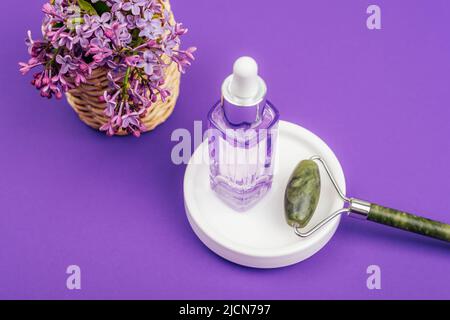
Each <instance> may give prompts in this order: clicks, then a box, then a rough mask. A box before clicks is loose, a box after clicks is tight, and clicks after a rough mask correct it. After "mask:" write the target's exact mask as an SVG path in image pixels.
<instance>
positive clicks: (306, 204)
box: [284, 156, 450, 242]
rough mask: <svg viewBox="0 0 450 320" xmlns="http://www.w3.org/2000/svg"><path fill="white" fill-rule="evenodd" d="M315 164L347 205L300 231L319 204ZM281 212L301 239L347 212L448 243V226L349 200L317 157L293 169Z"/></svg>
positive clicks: (449, 226)
mask: <svg viewBox="0 0 450 320" xmlns="http://www.w3.org/2000/svg"><path fill="white" fill-rule="evenodd" d="M317 163H320V164H321V165H322V166H323V167H324V168H325V171H326V173H327V175H328V177H329V178H330V180H331V182H332V184H333V186H334V188H335V189H336V191H337V193H338V195H339V197H340V198H341V199H342V200H343V201H344V202H345V203H346V204H347V206H346V207H344V208H342V209H340V210H338V211H336V212H334V213H332V214H331V215H330V216H328V217H327V218H325V219H324V220H322V221H321V222H319V223H318V224H317V225H316V226H314V227H313V228H311V230H309V231H307V232H302V231H301V229H302V228H304V227H306V226H307V225H308V223H309V221H310V220H311V218H312V216H313V214H314V212H315V210H316V208H317V205H318V203H319V198H320V186H321V181H320V172H319V166H318V164H317ZM284 211H285V216H286V220H287V223H288V224H289V225H290V226H292V227H293V228H294V230H295V233H296V234H297V235H298V236H300V237H302V238H305V237H309V236H310V235H312V234H313V233H314V232H316V231H317V230H319V229H320V228H322V227H323V226H324V225H326V224H327V223H328V222H330V221H331V220H333V219H334V218H336V217H337V216H339V215H341V214H342V213H347V214H348V215H350V216H352V217H356V218H362V219H365V220H369V221H373V222H377V223H380V224H384V225H388V226H391V227H395V228H398V229H403V230H406V231H410V232H415V233H418V234H422V235H424V236H428V237H432V238H436V239H440V240H444V241H447V242H450V225H448V224H445V223H442V222H438V221H433V220H430V219H426V218H423V217H419V216H415V215H412V214H409V213H406V212H402V211H398V210H394V209H390V208H386V207H383V206H379V205H376V204H373V203H369V202H367V201H363V200H359V199H355V198H348V197H347V196H346V195H345V194H344V193H343V192H342V191H341V189H340V188H339V186H338V184H337V182H336V180H335V179H334V177H333V175H332V173H331V171H330V169H329V168H328V166H327V164H326V162H325V161H324V160H323V159H322V158H321V157H319V156H314V157H312V158H311V159H310V160H304V161H301V162H300V163H299V164H298V166H297V167H296V168H295V170H294V172H293V173H292V175H291V177H290V179H289V183H288V186H287V188H286V192H285V197H284Z"/></svg>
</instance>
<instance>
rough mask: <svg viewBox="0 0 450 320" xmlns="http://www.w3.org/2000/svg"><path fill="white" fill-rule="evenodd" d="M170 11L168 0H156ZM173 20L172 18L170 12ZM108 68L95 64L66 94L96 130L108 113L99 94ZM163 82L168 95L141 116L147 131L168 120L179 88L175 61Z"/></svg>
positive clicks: (106, 85) (105, 79) (88, 123)
mask: <svg viewBox="0 0 450 320" xmlns="http://www.w3.org/2000/svg"><path fill="white" fill-rule="evenodd" d="M159 1H160V2H161V3H162V4H163V5H164V6H165V7H166V8H167V9H168V10H169V11H170V3H169V1H168V0H159ZM171 16H172V22H174V21H175V20H174V17H173V14H172V15H171ZM163 60H164V61H165V62H166V63H168V62H169V59H168V58H167V57H163ZM107 72H108V70H107V69H103V68H98V69H95V70H93V72H92V75H91V76H90V77H89V78H88V79H87V82H86V83H84V84H81V85H80V86H79V87H77V88H75V89H73V90H70V91H69V92H67V94H66V97H67V101H68V102H69V104H70V105H71V106H72V108H73V109H74V110H75V112H76V113H77V114H78V116H79V117H80V119H81V120H82V121H83V122H84V123H86V124H87V125H88V126H90V127H92V128H94V129H96V130H98V129H100V127H101V126H102V125H104V124H105V123H107V122H108V120H109V119H108V117H106V116H105V114H104V111H105V108H106V105H105V103H104V102H101V101H100V97H102V96H103V93H104V92H105V91H106V90H108V88H109V81H108V79H107ZM165 80H166V81H165V85H164V88H165V89H167V90H169V91H170V92H171V95H170V96H169V97H168V98H167V99H166V101H165V102H162V101H161V99H158V101H157V102H155V103H153V104H152V106H151V108H150V110H149V111H148V112H147V114H146V115H145V117H144V118H143V119H142V123H143V124H144V125H145V127H146V131H151V130H153V129H155V128H156V127H157V126H158V125H159V124H161V123H163V122H164V121H166V120H167V118H168V117H169V116H170V115H171V114H172V112H173V109H174V108H175V104H176V101H177V99H178V95H179V92H180V72H179V71H178V68H177V65H176V63H174V62H172V63H171V64H170V65H169V66H168V67H167V68H166V70H165ZM127 134H128V132H127V131H126V130H123V129H121V130H119V132H118V133H117V135H127Z"/></svg>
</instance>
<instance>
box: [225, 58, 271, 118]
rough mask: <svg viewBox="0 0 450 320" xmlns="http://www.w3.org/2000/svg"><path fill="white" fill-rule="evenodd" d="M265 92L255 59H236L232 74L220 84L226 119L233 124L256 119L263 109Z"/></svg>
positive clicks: (264, 85) (264, 84)
mask: <svg viewBox="0 0 450 320" xmlns="http://www.w3.org/2000/svg"><path fill="white" fill-rule="evenodd" d="M266 93H267V86H266V83H265V82H264V80H263V79H262V78H261V77H260V76H258V64H257V63H256V61H255V59H253V58H250V57H241V58H239V59H237V60H236V62H235V63H234V67H233V74H232V75H230V76H228V77H227V78H226V79H225V81H224V82H223V84H222V98H223V99H222V106H223V110H224V112H225V116H226V118H227V119H228V121H229V122H230V123H232V124H234V125H239V124H242V123H247V124H251V123H253V122H255V121H257V120H258V119H259V117H260V115H261V113H262V112H263V110H264V104H265V97H266Z"/></svg>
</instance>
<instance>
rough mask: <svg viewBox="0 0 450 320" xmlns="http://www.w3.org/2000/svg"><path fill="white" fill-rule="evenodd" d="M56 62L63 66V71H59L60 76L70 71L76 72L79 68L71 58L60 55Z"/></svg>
mask: <svg viewBox="0 0 450 320" xmlns="http://www.w3.org/2000/svg"><path fill="white" fill-rule="evenodd" d="M56 62H58V63H59V64H60V65H61V69H60V71H59V73H60V74H66V73H67V72H69V71H70V70H76V69H77V68H78V66H77V65H76V64H75V63H74V62H73V59H72V57H71V56H69V55H67V56H64V57H62V56H60V55H58V56H57V57H56Z"/></svg>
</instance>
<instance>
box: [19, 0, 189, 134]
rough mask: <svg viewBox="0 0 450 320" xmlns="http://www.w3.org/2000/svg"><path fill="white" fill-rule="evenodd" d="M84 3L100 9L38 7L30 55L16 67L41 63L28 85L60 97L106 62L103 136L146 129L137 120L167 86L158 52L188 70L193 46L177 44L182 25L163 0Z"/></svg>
mask: <svg viewBox="0 0 450 320" xmlns="http://www.w3.org/2000/svg"><path fill="white" fill-rule="evenodd" d="M84 2H87V3H88V5H89V6H90V8H91V9H93V10H95V8H103V9H102V10H103V12H100V14H92V10H85V9H86V8H85V6H78V1H74V0H51V1H50V2H49V3H46V4H45V5H44V6H43V8H42V11H43V12H44V15H45V17H44V20H43V25H42V30H43V39H42V40H34V39H33V38H32V36H31V33H30V32H29V33H28V38H27V40H26V45H27V48H28V53H29V54H30V59H29V61H28V62H21V63H19V67H20V71H21V72H22V73H23V74H26V73H28V72H30V71H31V70H32V69H35V68H40V69H41V70H40V71H39V72H37V73H35V74H34V75H33V80H32V85H33V86H35V87H36V89H38V90H39V91H40V93H41V96H42V97H46V98H51V97H56V98H62V96H63V93H64V92H67V91H68V90H70V89H73V88H75V87H78V86H80V85H81V84H82V83H85V82H86V81H87V79H88V78H89V76H90V75H91V74H92V72H93V70H95V69H98V68H106V69H107V71H108V73H107V77H108V81H109V83H110V86H109V89H108V90H107V91H105V92H104V94H103V95H102V96H101V97H99V99H100V100H101V101H103V102H105V111H104V112H105V115H106V116H107V117H108V118H109V121H108V122H107V123H106V124H105V125H103V126H102V127H101V130H102V131H105V132H106V133H107V134H108V135H114V134H116V133H117V132H118V131H119V130H126V131H128V132H129V133H132V134H133V135H135V136H140V134H141V132H143V131H145V130H146V128H145V126H144V125H143V123H142V121H141V119H142V118H143V117H144V116H145V114H147V112H148V111H149V109H150V108H151V107H152V104H153V103H155V102H156V101H158V99H161V100H162V101H165V100H166V99H167V98H168V97H169V96H170V94H171V93H170V91H168V90H167V89H165V88H164V84H165V73H164V71H165V69H166V68H167V66H168V64H166V63H164V62H163V59H162V57H163V56H164V55H165V56H167V57H168V58H169V59H170V60H171V61H172V62H174V63H176V64H177V66H178V69H179V71H180V72H185V70H186V67H188V66H189V65H190V64H191V61H192V60H194V56H193V52H195V50H196V49H195V48H188V49H187V50H181V49H179V48H180V42H181V41H180V37H181V36H183V35H184V34H186V32H187V29H185V28H184V27H183V26H182V25H181V24H180V23H175V22H173V21H172V20H171V13H170V12H169V11H168V10H167V9H166V7H165V6H164V5H163V3H164V1H162V0H84ZM99 5H101V6H99ZM83 8H84V9H83ZM105 8H106V9H107V10H105ZM94 12H96V11H94Z"/></svg>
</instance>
